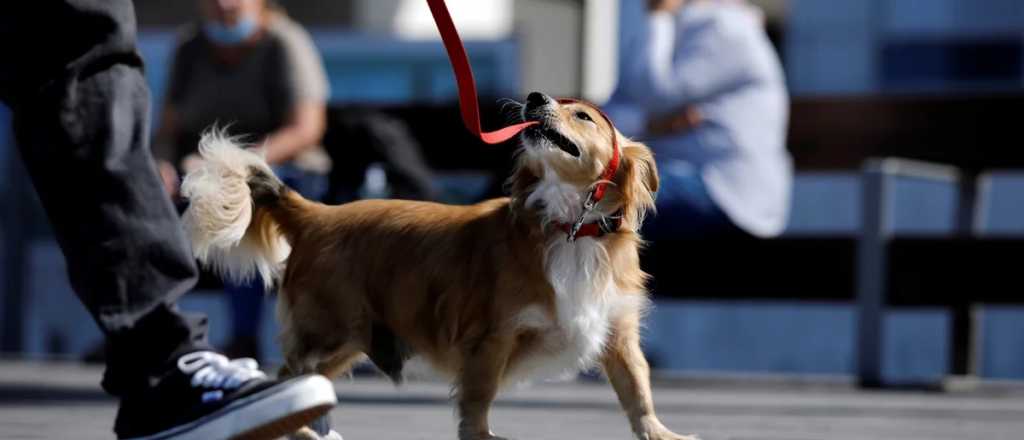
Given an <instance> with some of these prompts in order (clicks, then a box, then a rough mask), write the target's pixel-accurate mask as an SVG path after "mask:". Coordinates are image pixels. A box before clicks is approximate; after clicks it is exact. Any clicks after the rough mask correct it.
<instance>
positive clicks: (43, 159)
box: [0, 0, 337, 439]
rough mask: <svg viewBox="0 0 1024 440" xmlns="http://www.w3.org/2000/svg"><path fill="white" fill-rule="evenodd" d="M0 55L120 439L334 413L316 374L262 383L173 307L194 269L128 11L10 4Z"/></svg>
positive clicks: (22, 140)
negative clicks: (101, 358) (166, 179)
mask: <svg viewBox="0 0 1024 440" xmlns="http://www.w3.org/2000/svg"><path fill="white" fill-rule="evenodd" d="M54 29H59V30H60V32H61V33H62V35H63V37H61V36H58V35H54V34H53V30H54ZM29 42H30V43H32V44H28V43H29ZM0 53H3V54H4V58H3V61H5V62H9V63H11V64H10V65H4V66H0V100H3V102H4V103H6V104H7V105H8V106H10V107H11V109H12V113H13V122H14V128H15V136H16V139H17V143H18V146H19V150H20V152H21V154H22V157H23V159H24V162H25V165H26V167H27V169H28V170H29V174H30V175H31V178H32V180H33V183H34V184H35V186H36V189H37V190H38V193H39V197H40V199H41V200H42V202H43V206H44V208H45V209H46V211H47V215H48V216H49V217H50V219H51V222H52V223H53V228H54V231H55V233H56V235H57V240H58V242H59V244H60V246H61V248H62V250H63V251H64V254H65V258H66V260H67V266H68V272H69V277H70V279H71V283H72V286H73V287H74V289H75V292H76V293H77V294H78V296H79V298H80V299H81V300H82V302H83V303H84V304H85V306H86V307H87V308H88V310H89V312H90V313H91V314H92V315H93V317H94V318H95V320H96V322H97V324H98V325H99V326H100V328H101V329H102V330H103V332H104V333H105V335H106V337H107V340H108V341H109V343H110V350H109V352H108V359H107V362H108V367H107V371H106V373H105V376H104V380H103V386H104V388H105V389H106V390H107V391H108V392H110V393H111V394H113V395H116V396H118V397H120V398H121V405H120V409H119V411H118V416H117V421H116V422H115V428H114V430H115V432H116V433H117V434H118V436H119V437H121V438H139V439H142V438H162V439H200V438H228V437H233V436H235V435H236V434H243V433H245V434H249V435H251V437H253V438H276V437H278V436H280V435H282V434H284V433H286V432H288V430H291V429H296V428H298V427H300V426H302V425H304V424H305V423H307V422H308V421H310V420H312V419H313V418H315V417H318V416H320V415H322V414H324V413H325V412H326V411H328V410H329V409H330V408H331V407H333V405H334V403H336V401H337V399H336V397H335V395H334V391H333V387H332V386H331V384H330V383H329V382H328V381H327V380H326V379H325V378H323V377H319V376H306V377H300V378H296V379H292V380H289V381H285V382H276V381H270V380H267V379H266V377H265V375H263V373H261V372H260V371H259V370H258V369H257V368H256V365H255V362H252V361H251V360H248V361H245V360H237V361H229V360H228V359H227V358H225V357H224V356H222V355H219V354H217V353H214V352H212V351H208V350H204V348H206V325H205V319H189V318H186V317H185V316H184V315H182V314H181V313H179V312H178V311H177V309H176V307H175V305H174V303H175V300H176V299H177V298H178V297H179V296H180V295H182V294H183V293H184V292H186V291H187V290H189V289H190V288H191V287H192V286H193V284H194V283H195V279H196V268H195V264H194V261H193V259H192V256H191V251H190V249H189V245H188V243H187V241H186V240H185V237H184V234H183V231H182V229H181V227H180V221H179V219H178V217H177V214H176V212H175V210H174V208H173V207H172V206H171V203H170V200H169V199H168V198H167V196H166V195H165V194H164V192H163V190H162V188H161V186H162V185H161V183H160V179H159V178H158V177H157V173H156V168H155V165H154V163H153V161H152V159H151V157H150V153H149V147H148V139H149V126H148V119H147V115H148V111H149V109H148V99H149V95H148V94H149V91H148V89H147V87H146V84H145V82H144V80H143V77H142V73H141V64H142V63H141V60H140V58H139V56H138V54H137V53H136V51H135V21H134V10H133V8H132V4H131V2H130V1H129V0H66V1H57V0H49V1H46V0H34V1H31V2H15V3H14V4H12V5H10V8H9V10H7V11H5V13H4V14H0ZM70 436H74V434H70Z"/></svg>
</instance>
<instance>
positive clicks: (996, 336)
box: [980, 286, 1024, 379]
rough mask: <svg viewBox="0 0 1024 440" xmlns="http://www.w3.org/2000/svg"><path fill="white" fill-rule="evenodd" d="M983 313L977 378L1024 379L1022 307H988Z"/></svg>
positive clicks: (1023, 314)
mask: <svg viewBox="0 0 1024 440" xmlns="http://www.w3.org/2000/svg"><path fill="white" fill-rule="evenodd" d="M1007 288H1013V287H1009V286H1008V287H1007ZM983 312H984V313H983V314H982V321H981V341H982V342H981V359H980V360H981V365H980V370H981V375H982V376H984V377H991V378H998V379H1024V307H1021V306H1016V307H1009V306H989V307H984V308H983Z"/></svg>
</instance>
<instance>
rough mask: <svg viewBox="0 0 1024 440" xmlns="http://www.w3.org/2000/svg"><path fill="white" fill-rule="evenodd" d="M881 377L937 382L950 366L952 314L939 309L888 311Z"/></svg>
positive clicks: (900, 380)
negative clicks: (949, 342)
mask: <svg viewBox="0 0 1024 440" xmlns="http://www.w3.org/2000/svg"><path fill="white" fill-rule="evenodd" d="M884 322H885V324H884V332H883V334H884V341H883V347H882V355H883V358H882V359H883V360H882V377H883V380H885V381H886V382H888V383H892V384H899V383H934V382H936V381H938V380H940V379H942V377H944V376H945V375H946V372H947V371H948V368H947V366H948V365H949V350H948V347H947V345H948V344H947V341H948V339H949V336H948V335H949V333H948V332H949V316H948V314H947V313H946V312H945V311H943V310H939V309H920V310H912V311H907V310H899V311H888V312H886V313H885V321H884Z"/></svg>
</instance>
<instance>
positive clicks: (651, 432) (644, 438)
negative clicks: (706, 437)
mask: <svg viewBox="0 0 1024 440" xmlns="http://www.w3.org/2000/svg"><path fill="white" fill-rule="evenodd" d="M641 420H642V421H641V423H640V426H641V431H640V432H642V434H640V435H639V436H638V437H640V440H700V439H699V438H697V436H695V435H679V434H676V433H674V432H672V431H670V430H669V429H668V428H666V427H665V425H662V424H661V422H660V421H658V419H657V418H655V417H653V416H651V417H646V418H644V419H641Z"/></svg>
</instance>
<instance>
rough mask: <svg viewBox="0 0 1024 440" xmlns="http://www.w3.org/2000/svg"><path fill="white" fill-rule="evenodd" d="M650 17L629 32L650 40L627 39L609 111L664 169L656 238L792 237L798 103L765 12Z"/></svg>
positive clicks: (671, 11)
mask: <svg viewBox="0 0 1024 440" xmlns="http://www.w3.org/2000/svg"><path fill="white" fill-rule="evenodd" d="M639 3H640V2H639V0H638V1H636V2H632V3H628V2H627V3H624V4H623V8H629V7H634V8H636V9H641V8H642V7H643V6H641V5H639ZM647 7H648V14H647V20H646V25H644V24H638V29H628V28H627V31H628V30H638V32H637V33H636V35H634V36H633V37H632V38H624V39H623V40H624V41H623V50H622V52H621V53H622V59H621V60H620V66H621V67H620V80H619V84H618V87H617V89H616V91H615V93H614V94H613V96H612V98H611V100H610V102H609V103H608V105H606V110H607V111H608V113H609V114H610V115H611V117H612V119H613V120H614V121H616V123H617V124H618V125H619V128H620V130H622V132H623V133H625V134H626V135H627V136H632V137H638V138H641V139H642V140H643V141H645V142H647V145H649V146H650V147H651V148H652V149H653V150H654V153H655V156H656V157H657V158H658V168H659V174H660V177H661V189H660V190H659V194H658V199H657V210H658V212H657V215H656V216H654V217H653V218H651V219H650V220H648V224H647V225H646V226H645V232H647V235H648V236H649V237H651V238H652V239H654V240H657V239H659V238H700V237H709V236H724V235H735V234H739V235H744V234H750V235H754V236H759V237H771V236H776V235H778V234H780V233H781V232H782V230H783V228H784V227H785V225H786V220H787V216H788V211H789V198H790V191H791V186H792V159H791V158H790V156H789V153H788V152H787V150H786V128H787V124H788V118H789V97H788V94H787V91H786V85H785V78H784V75H783V71H782V67H781V63H780V62H779V59H778V55H777V54H776V53H775V51H774V49H773V47H772V46H771V43H770V41H769V40H768V36H767V34H766V33H765V30H764V18H763V14H762V12H761V11H760V10H758V9H757V8H756V7H754V6H752V5H750V4H748V3H747V2H746V1H744V0H649V1H648V2H647ZM628 12H629V11H624V13H628ZM634 12H636V11H635V10H634ZM636 15H639V16H642V15H644V14H643V12H638V13H637V14H636Z"/></svg>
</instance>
